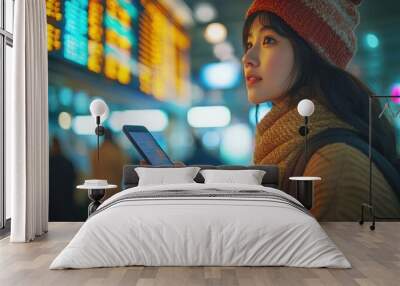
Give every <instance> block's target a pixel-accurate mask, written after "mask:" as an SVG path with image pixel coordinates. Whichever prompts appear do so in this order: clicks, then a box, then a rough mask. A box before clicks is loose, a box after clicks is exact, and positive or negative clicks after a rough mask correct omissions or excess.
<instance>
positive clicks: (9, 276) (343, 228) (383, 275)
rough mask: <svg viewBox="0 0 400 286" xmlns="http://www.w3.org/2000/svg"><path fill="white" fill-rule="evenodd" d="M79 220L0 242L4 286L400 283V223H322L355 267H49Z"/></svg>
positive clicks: (51, 225)
mask: <svg viewBox="0 0 400 286" xmlns="http://www.w3.org/2000/svg"><path fill="white" fill-rule="evenodd" d="M80 226H81V223H50V226H49V233H48V234H46V235H45V236H43V237H41V238H39V239H37V240H35V241H34V242H32V243H21V244H16V243H9V239H8V238H5V239H3V240H1V241H0V285H1V286H6V285H7V286H8V285H12V286H17V285H32V286H33V285H40V286H41V285H55V286H62V285H68V286H74V285H137V286H139V285H140V286H153V285H160V286H161V285H166V286H179V285H199V286H200V285H201V286H206V285H226V286H235V285H238V286H240V285H243V286H244V285H246V286H247V285H249V286H252V285H255V286H261V285H349V286H351V285H362V286H364V285H365V286H367V285H384V286H388V285H400V277H399V275H400V222H379V223H377V228H376V230H375V231H374V232H372V231H370V230H369V228H368V227H369V224H366V225H363V226H360V225H358V224H357V223H356V222H331V223H322V226H323V228H324V229H325V230H326V231H327V233H328V234H329V236H330V237H331V238H332V240H333V241H335V243H336V244H337V245H338V247H339V248H340V249H341V250H342V251H343V252H344V254H345V255H346V257H347V258H348V259H349V260H350V262H351V263H352V266H353V268H352V269H348V270H343V269H306V268H289V267H121V268H100V269H86V270H49V269H48V267H49V265H50V263H51V261H52V260H53V259H54V258H55V256H56V255H57V254H58V253H59V252H60V251H61V250H62V249H63V247H65V245H66V244H67V243H68V241H69V240H70V239H71V238H72V237H73V235H74V234H75V233H76V231H77V230H78V229H79V227H80Z"/></svg>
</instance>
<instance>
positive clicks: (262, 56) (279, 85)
mask: <svg viewBox="0 0 400 286" xmlns="http://www.w3.org/2000/svg"><path fill="white" fill-rule="evenodd" d="M242 61H243V66H244V74H245V80H246V87H247V96H248V99H249V101H250V102H251V103H253V104H259V103H262V102H265V101H272V102H273V103H275V104H279V102H280V101H282V100H283V99H284V97H285V96H286V92H287V90H288V89H289V88H290V86H291V84H292V79H293V77H292V70H293V66H294V51H293V47H292V44H291V43H290V41H289V39H287V38H284V37H283V36H280V35H279V34H278V33H277V32H275V31H274V30H273V29H272V27H270V26H268V25H267V26H263V25H262V24H261V22H260V20H259V17H257V18H255V20H254V22H253V24H252V26H251V28H250V32H249V36H248V39H247V45H246V51H245V54H244V55H243V58H242Z"/></svg>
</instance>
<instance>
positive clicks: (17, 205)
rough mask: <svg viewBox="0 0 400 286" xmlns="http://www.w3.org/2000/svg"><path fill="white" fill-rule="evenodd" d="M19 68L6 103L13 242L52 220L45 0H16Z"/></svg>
mask: <svg viewBox="0 0 400 286" xmlns="http://www.w3.org/2000/svg"><path fill="white" fill-rule="evenodd" d="M14 11H15V15H14V48H13V56H14V71H13V75H12V78H13V82H12V86H13V88H12V90H13V92H12V93H11V97H10V98H6V101H7V100H8V101H9V102H8V104H7V103H6V105H7V106H8V107H9V109H8V110H7V111H6V137H7V139H6V150H7V151H6V152H7V155H6V166H7V168H10V169H9V171H8V172H7V173H6V174H9V177H8V178H7V177H6V181H7V180H9V183H8V184H7V186H9V187H10V188H11V236H10V241H12V242H28V241H31V240H33V239H35V237H36V236H40V235H42V234H43V233H45V232H47V226H48V189H49V187H48V182H49V175H48V174H49V167H48V166H49V165H48V162H49V152H48V149H49V143H48V142H49V140H48V104H47V101H48V97H47V71H48V69H47V24H46V3H45V0H18V1H15V9H14Z"/></svg>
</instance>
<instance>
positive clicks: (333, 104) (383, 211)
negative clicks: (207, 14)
mask: <svg viewBox="0 0 400 286" xmlns="http://www.w3.org/2000/svg"><path fill="white" fill-rule="evenodd" d="M360 2H361V1H360V0H359V1H356V0H256V1H254V2H253V4H252V5H251V6H250V8H249V10H248V12H247V16H246V21H245V24H244V29H243V45H244V48H245V52H244V55H243V59H242V61H243V66H244V73H245V77H246V87H247V93H248V99H249V101H250V102H251V103H253V104H256V105H258V104H261V103H263V102H267V101H269V102H272V104H273V107H272V109H271V111H270V112H269V113H268V114H267V115H266V116H265V117H264V118H261V120H260V121H259V122H258V124H257V130H256V144H255V151H254V163H255V164H277V165H279V168H280V173H281V188H282V189H284V190H286V191H290V189H291V188H292V187H293V186H291V185H290V183H289V180H288V177H289V176H291V175H297V176H298V175H305V176H320V177H322V181H320V182H317V183H316V185H315V201H314V202H315V203H314V207H313V209H312V212H313V214H314V215H315V216H316V217H317V218H319V219H322V220H324V219H326V220H329V219H335V220H357V219H359V218H360V211H361V203H362V202H367V201H368V190H369V159H368V152H367V151H368V110H369V109H368V106H369V105H368V100H369V95H370V94H372V91H370V90H369V88H368V87H367V86H366V85H364V84H363V83H362V82H361V81H360V80H359V79H357V78H356V77H355V76H353V75H352V74H350V73H349V72H347V71H346V70H345V68H346V66H347V65H348V63H349V62H350V60H351V58H352V57H353V55H354V53H355V50H356V37H355V34H354V29H355V27H356V26H357V25H358V22H359V13H358V7H357V6H358V5H359V4H360ZM304 98H308V99H311V100H312V101H313V102H314V104H315V112H314V114H313V115H312V117H311V118H310V133H309V140H310V142H311V145H312V146H314V147H312V148H311V149H313V150H312V152H309V156H308V158H306V159H305V160H304V159H301V157H299V156H300V155H301V154H304V143H303V142H304V138H303V137H302V136H301V135H300V134H299V127H300V126H301V125H302V124H303V121H304V119H303V118H302V117H301V116H300V115H299V114H298V112H297V104H298V102H299V101H300V100H302V99H304ZM379 109H380V105H379V102H373V114H379V111H378V110H379ZM321 142H322V143H321ZM373 142H374V143H375V144H374V145H373V146H374V148H375V150H376V151H377V156H376V157H379V156H380V155H382V156H380V157H379V158H377V159H374V163H373V189H374V193H373V194H374V197H373V200H374V204H375V205H376V214H377V215H378V216H386V217H396V216H397V217H398V216H400V199H399V198H400V197H399V192H400V189H398V186H399V183H400V182H399V180H400V177H398V176H396V174H395V173H394V172H396V169H395V168H393V165H391V162H392V161H393V160H394V159H395V158H396V148H395V135H394V129H393V126H391V125H390V123H389V121H388V120H387V119H385V118H381V119H380V120H377V119H376V120H374V125H373ZM300 160H303V162H305V163H304V164H303V166H301V165H302V164H301V162H300ZM299 166H300V167H299ZM382 166H383V167H382ZM393 174H395V175H393Z"/></svg>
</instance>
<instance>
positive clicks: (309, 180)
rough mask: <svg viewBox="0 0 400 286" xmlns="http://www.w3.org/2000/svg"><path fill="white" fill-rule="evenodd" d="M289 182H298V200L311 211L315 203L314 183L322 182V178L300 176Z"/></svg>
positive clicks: (292, 178) (291, 178)
mask: <svg viewBox="0 0 400 286" xmlns="http://www.w3.org/2000/svg"><path fill="white" fill-rule="evenodd" d="M289 180H291V181H296V199H297V200H298V201H299V202H301V203H302V204H303V205H304V206H305V207H306V208H307V209H308V210H310V209H311V208H312V206H313V201H314V181H321V177H304V176H300V177H290V178H289Z"/></svg>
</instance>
